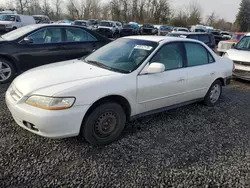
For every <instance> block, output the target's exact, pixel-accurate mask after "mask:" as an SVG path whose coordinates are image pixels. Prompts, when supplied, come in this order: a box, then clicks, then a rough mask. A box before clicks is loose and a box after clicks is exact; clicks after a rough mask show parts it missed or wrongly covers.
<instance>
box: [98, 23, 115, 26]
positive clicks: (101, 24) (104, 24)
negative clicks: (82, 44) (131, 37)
mask: <svg viewBox="0 0 250 188" xmlns="http://www.w3.org/2000/svg"><path fill="white" fill-rule="evenodd" d="M100 26H104V27H112V26H113V23H112V22H101V23H100Z"/></svg>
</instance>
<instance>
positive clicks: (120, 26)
mask: <svg viewBox="0 0 250 188" xmlns="http://www.w3.org/2000/svg"><path fill="white" fill-rule="evenodd" d="M115 26H116V28H117V30H118V33H119V35H120V33H121V30H122V23H121V22H115Z"/></svg>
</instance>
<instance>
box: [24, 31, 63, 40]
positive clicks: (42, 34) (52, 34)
mask: <svg viewBox="0 0 250 188" xmlns="http://www.w3.org/2000/svg"><path fill="white" fill-rule="evenodd" d="M29 38H31V39H33V44H47V43H60V42H62V33H61V29H60V28H48V29H41V30H39V31H37V32H35V33H34V34H31V35H30V36H29Z"/></svg>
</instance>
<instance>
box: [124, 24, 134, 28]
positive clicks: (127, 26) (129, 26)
mask: <svg viewBox="0 0 250 188" xmlns="http://www.w3.org/2000/svg"><path fill="white" fill-rule="evenodd" d="M123 28H125V29H131V28H133V26H132V25H129V24H126V25H124V26H123Z"/></svg>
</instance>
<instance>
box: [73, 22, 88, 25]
mask: <svg viewBox="0 0 250 188" xmlns="http://www.w3.org/2000/svg"><path fill="white" fill-rule="evenodd" d="M74 25H82V26H86V25H87V22H81V21H75V22H74Z"/></svg>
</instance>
